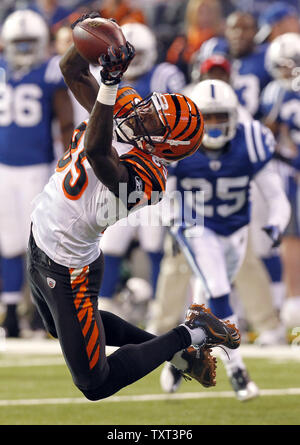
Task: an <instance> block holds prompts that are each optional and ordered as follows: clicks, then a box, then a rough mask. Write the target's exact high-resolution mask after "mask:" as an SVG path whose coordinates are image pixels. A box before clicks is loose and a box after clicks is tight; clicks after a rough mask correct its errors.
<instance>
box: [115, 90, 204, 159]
mask: <svg viewBox="0 0 300 445" xmlns="http://www.w3.org/2000/svg"><path fill="white" fill-rule="evenodd" d="M120 111H121V110H120ZM118 116H119V113H117V114H116V115H115V118H117V120H118ZM117 133H118V135H119V136H120V138H121V139H122V140H123V141H125V142H128V143H130V144H132V145H134V146H136V147H137V148H139V149H141V150H143V151H145V152H147V153H151V154H153V155H155V156H156V157H158V158H160V159H163V160H164V161H166V162H171V161H178V160H180V159H183V158H185V157H186V156H190V155H192V154H193V153H194V152H195V151H196V150H198V148H199V146H200V144H201V141H202V137H203V118H202V115H201V113H200V111H199V110H198V108H197V107H196V105H195V104H194V103H193V102H192V101H191V100H190V99H189V98H187V97H186V96H183V95H181V94H160V93H152V94H151V96H148V97H146V98H145V99H144V100H141V101H140V102H138V103H137V104H136V103H132V108H131V109H130V110H129V111H128V112H127V113H124V114H123V115H122V119H119V123H118V124H117Z"/></svg>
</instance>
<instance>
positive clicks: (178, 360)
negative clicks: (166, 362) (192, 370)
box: [170, 351, 188, 371]
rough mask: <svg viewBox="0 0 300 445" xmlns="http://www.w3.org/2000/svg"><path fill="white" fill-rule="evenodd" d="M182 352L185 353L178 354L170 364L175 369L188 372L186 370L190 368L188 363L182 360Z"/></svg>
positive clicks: (179, 352)
mask: <svg viewBox="0 0 300 445" xmlns="http://www.w3.org/2000/svg"><path fill="white" fill-rule="evenodd" d="M182 352H183V351H178V352H176V354H174V355H173V357H172V360H170V362H171V363H172V365H173V366H175V368H177V369H180V370H181V371H186V369H187V368H188V362H187V361H186V360H184V359H183V358H182V356H181V355H182Z"/></svg>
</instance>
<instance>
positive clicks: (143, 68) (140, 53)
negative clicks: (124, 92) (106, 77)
mask: <svg viewBox="0 0 300 445" xmlns="http://www.w3.org/2000/svg"><path fill="white" fill-rule="evenodd" d="M121 29H122V31H123V34H124V36H125V38H126V40H127V41H128V42H129V43H131V44H132V45H133V46H134V49H135V57H134V59H133V60H132V61H131V62H130V65H129V67H128V68H127V70H126V72H125V73H124V75H123V78H124V79H136V78H137V77H139V76H141V75H142V74H145V73H147V72H148V71H149V70H150V69H151V68H152V67H153V65H154V64H155V62H156V59H157V47H156V45H157V42H156V37H155V34H154V33H153V32H152V31H151V30H150V28H149V27H148V26H146V25H143V24H142V23H126V24H125V25H123V26H121Z"/></svg>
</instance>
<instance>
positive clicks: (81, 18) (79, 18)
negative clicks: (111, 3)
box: [71, 12, 101, 29]
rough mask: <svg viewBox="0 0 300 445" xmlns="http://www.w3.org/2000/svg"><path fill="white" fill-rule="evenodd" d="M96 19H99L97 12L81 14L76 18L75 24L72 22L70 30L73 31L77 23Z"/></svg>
mask: <svg viewBox="0 0 300 445" xmlns="http://www.w3.org/2000/svg"><path fill="white" fill-rule="evenodd" d="M98 17H101V15H100V14H99V12H91V13H90V14H82V15H81V16H80V17H78V19H77V20H75V22H73V23H72V24H71V28H72V29H74V28H75V26H76V25H77V23H80V22H83V21H84V20H86V19H96V18H98Z"/></svg>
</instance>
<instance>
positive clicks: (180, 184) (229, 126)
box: [161, 80, 290, 401]
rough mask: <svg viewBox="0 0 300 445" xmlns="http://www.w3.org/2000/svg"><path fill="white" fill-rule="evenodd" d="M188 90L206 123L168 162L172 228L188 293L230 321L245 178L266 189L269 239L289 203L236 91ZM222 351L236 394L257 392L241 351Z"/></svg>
mask: <svg viewBox="0 0 300 445" xmlns="http://www.w3.org/2000/svg"><path fill="white" fill-rule="evenodd" d="M191 96H192V98H193V100H194V101H195V102H196V103H197V104H198V106H199V107H200V108H201V110H202V112H203V116H204V119H205V128H206V131H205V135H204V138H203V143H202V145H201V147H200V149H199V150H198V151H197V152H196V153H195V154H194V155H193V157H192V158H190V159H188V158H187V159H184V160H181V161H179V162H178V163H177V164H176V166H174V168H172V167H170V176H172V175H173V176H175V177H176V182H177V184H176V189H177V190H179V191H180V192H181V196H182V199H183V203H182V206H181V213H180V214H179V216H178V221H176V220H175V223H176V224H174V228H173V233H174V236H175V238H176V240H177V241H178V244H179V245H180V247H181V248H182V250H183V252H184V254H185V255H186V258H187V260H188V261H189V264H190V266H191V268H192V270H193V273H194V275H195V277H196V278H197V280H196V286H195V289H194V292H193V297H194V298H195V300H194V301H199V300H200V301H207V302H208V304H209V307H210V308H211V310H212V312H213V313H214V314H215V315H216V316H217V317H219V318H220V319H224V318H228V319H230V320H231V321H234V320H235V322H236V316H235V314H234V312H233V309H232V306H231V303H230V294H231V291H232V288H231V286H232V283H233V280H234V278H235V276H236V274H237V272H238V270H239V268H240V266H241V264H242V261H243V259H244V255H245V250H246V245H247V232H248V224H249V221H250V201H249V189H250V184H251V181H255V184H256V185H257V187H258V188H259V190H260V191H261V193H262V194H263V196H264V197H265V203H266V205H267V207H268V210H269V214H268V221H267V224H266V225H265V227H262V230H264V231H265V232H266V233H267V235H268V236H269V237H270V238H271V240H272V244H273V245H274V246H275V245H278V244H279V242H280V235H281V234H282V233H283V231H284V229H285V227H286V225H287V224H288V221H289V217H290V206H289V203H288V200H287V198H286V196H285V193H284V191H283V188H282V185H281V180H280V178H279V176H278V175H277V174H276V172H275V171H274V170H273V169H272V168H270V167H269V165H268V164H269V161H270V159H271V158H272V156H273V152H274V148H275V141H274V138H273V135H272V133H271V131H270V130H269V129H268V128H266V127H264V126H262V125H261V124H260V122H259V121H255V120H250V121H248V122H245V123H238V99H237V96H236V95H235V93H234V91H233V89H232V88H231V87H230V86H229V85H228V84H226V83H225V82H222V81H220V80H204V81H202V82H200V83H199V84H198V85H197V86H196V87H195V89H194V91H193V94H192V95H191ZM186 192H189V193H187V194H186ZM201 192H202V193H203V197H202V195H201ZM191 193H192V196H191V195H190V194H191ZM201 218H203V226H202V224H201ZM199 219H200V221H199ZM203 299H204V300H203ZM221 357H222V360H223V363H224V365H225V369H226V372H227V374H228V377H229V380H230V382H231V384H232V387H233V389H234V390H235V392H236V396H237V398H238V399H239V400H241V401H244V400H248V399H251V398H254V397H256V396H257V395H258V394H259V391H258V388H257V386H256V385H255V383H254V382H253V381H251V379H250V377H249V374H248V372H247V370H246V366H245V364H244V362H243V360H242V357H241V354H240V352H239V351H238V350H235V351H229V350H227V348H224V351H221ZM171 366H172V365H170V364H166V366H165V368H164V370H163V373H162V378H161V382H162V385H163V387H164V383H165V382H166V388H167V389H169V390H170V388H171V386H170V380H171V379H172V378H173V374H172V373H171V372H170V367H171ZM178 383H179V382H178V381H177V383H176V386H177V387H178Z"/></svg>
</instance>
